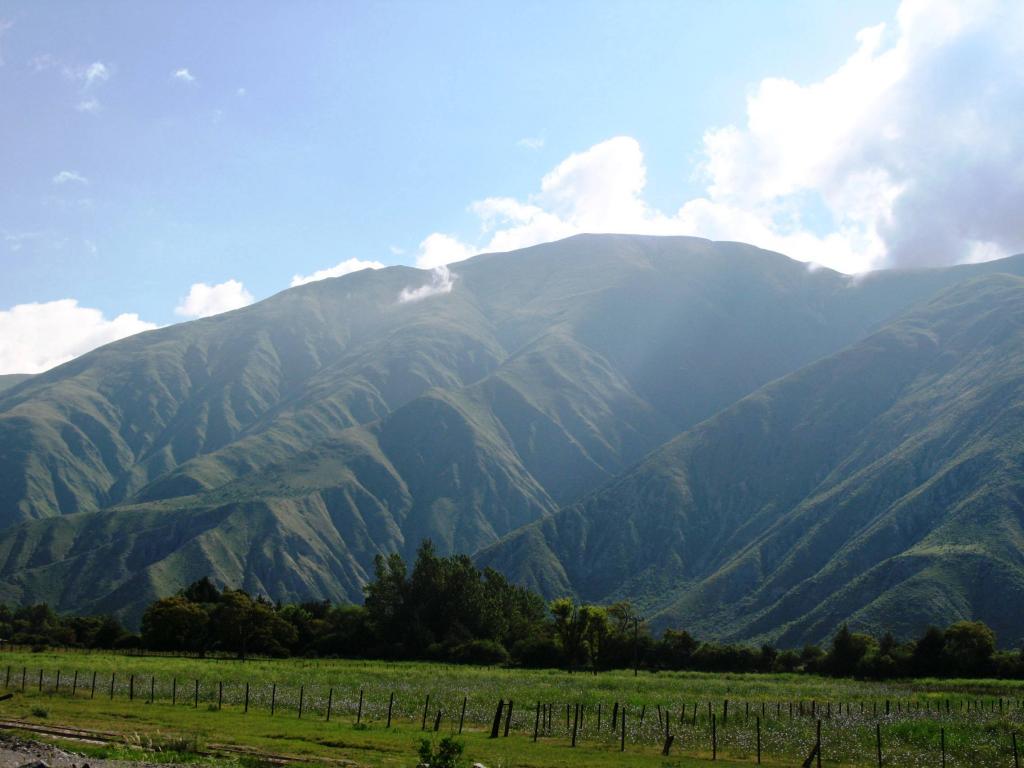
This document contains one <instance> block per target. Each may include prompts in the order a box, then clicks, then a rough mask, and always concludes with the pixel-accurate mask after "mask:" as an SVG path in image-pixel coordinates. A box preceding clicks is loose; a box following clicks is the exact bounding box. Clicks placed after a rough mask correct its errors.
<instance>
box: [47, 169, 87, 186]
mask: <svg viewBox="0 0 1024 768" xmlns="http://www.w3.org/2000/svg"><path fill="white" fill-rule="evenodd" d="M72 182H73V183H75V184H88V183H89V180H88V179H87V178H85V176H82V175H81V174H80V173H78V172H77V171H61V172H60V173H58V174H57V175H56V176H54V177H53V183H54V184H69V183H72Z"/></svg>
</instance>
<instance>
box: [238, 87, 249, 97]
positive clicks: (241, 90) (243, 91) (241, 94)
mask: <svg viewBox="0 0 1024 768" xmlns="http://www.w3.org/2000/svg"><path fill="white" fill-rule="evenodd" d="M235 93H236V94H237V95H238V96H245V94H247V93H248V91H247V90H245V88H239V89H238V90H237V91H235Z"/></svg>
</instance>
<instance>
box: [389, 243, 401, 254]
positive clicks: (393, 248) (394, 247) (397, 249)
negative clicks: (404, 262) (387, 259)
mask: <svg viewBox="0 0 1024 768" xmlns="http://www.w3.org/2000/svg"><path fill="white" fill-rule="evenodd" d="M388 250H389V251H391V255H392V256H401V255H402V254H404V253H405V248H401V247H400V246H397V245H389V246H388Z"/></svg>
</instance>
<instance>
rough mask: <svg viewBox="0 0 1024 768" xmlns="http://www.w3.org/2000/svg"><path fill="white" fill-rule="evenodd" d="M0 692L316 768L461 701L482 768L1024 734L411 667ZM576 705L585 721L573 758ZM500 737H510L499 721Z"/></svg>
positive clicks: (784, 678)
mask: <svg viewBox="0 0 1024 768" xmlns="http://www.w3.org/2000/svg"><path fill="white" fill-rule="evenodd" d="M0 676H2V678H0V683H3V685H4V688H5V689H6V691H8V692H13V693H14V696H13V698H12V699H10V700H8V701H5V702H3V703H0V719H2V720H4V721H8V722H11V721H18V722H19V723H25V724H29V725H32V724H34V725H36V726H39V725H48V726H58V725H61V726H75V727H79V728H84V729H90V730H94V731H102V732H107V733H113V734H119V735H120V736H121V737H123V739H124V744H125V745H127V746H125V747H122V748H121V749H122V750H123V749H125V748H134V749H137V748H138V746H139V745H145V744H147V743H150V742H153V743H157V744H159V743H172V742H173V743H186V742H187V743H193V744H195V743H198V744H199V745H206V746H207V748H210V749H213V751H216V750H215V747H216V746H217V745H225V746H235V747H248V748H252V749H255V750H259V751H260V752H262V753H270V754H275V755H285V756H290V757H294V758H298V759H300V760H302V761H304V762H309V763H321V764H336V763H337V761H352V762H354V763H356V764H358V765H366V766H413V765H415V764H416V762H417V760H416V748H417V746H418V744H419V741H420V739H421V738H423V737H424V736H435V737H441V736H444V735H448V734H451V733H453V732H456V731H458V728H459V720H460V717H461V714H462V706H463V699H464V698H465V699H466V707H465V718H464V724H463V733H462V736H461V739H462V740H463V741H464V742H465V744H466V756H467V758H469V760H473V761H477V760H478V761H480V762H482V763H484V764H485V765H487V766H488V768H490V767H491V766H509V767H511V766H522V767H523V768H527V767H529V766H583V765H586V766H591V765H593V766H605V765H607V766H612V765H637V766H647V765H650V766H691V765H702V764H706V763H708V762H710V761H711V758H712V718H711V715H713V716H714V731H715V751H716V752H717V754H716V757H717V761H716V764H718V765H722V766H733V765H737V766H738V765H752V764H755V763H756V752H757V726H758V723H759V722H760V729H761V744H762V764H763V765H776V766H783V765H785V766H793V765H800V764H801V762H802V761H803V760H804V758H806V757H807V755H808V753H809V752H810V751H811V749H812V747H813V746H814V743H815V730H816V725H817V721H818V720H820V721H821V737H822V765H829V766H874V765H877V752H876V750H877V746H876V733H877V731H876V726H877V727H878V728H879V729H880V733H881V739H882V751H883V764H884V765H886V766H919V765H920V766H924V765H936V766H938V765H940V764H941V763H940V759H941V755H940V739H941V738H942V734H943V733H944V737H945V743H946V765H948V766H1014V752H1013V736H1014V733H1015V731H1016V729H1018V728H1020V727H1021V725H1022V723H1024V709H1022V708H1021V706H1022V701H1021V699H1022V698H1024V687H1022V686H1021V685H1020V684H1019V683H1016V682H1005V681H956V680H953V681H949V680H942V681H940V680H921V681H913V682H908V683H885V684H882V683H866V682H858V681H852V680H832V679H826V678H819V677H811V676H803V675H729V674H721V675H714V674H696V673H657V674H652V673H644V672H642V673H641V674H640V675H639V676H638V677H634V676H633V674H632V672H628V671H617V672H607V673H602V674H600V675H598V676H594V675H589V674H575V675H568V674H566V673H565V672H558V671H552V670H537V671H535V670H507V669H496V668H479V667H460V666H444V665H438V664H415V663H398V664H388V663H383V662H358V661H339V660H323V661H315V660H288V661H246V662H240V661H225V660H195V659H180V658H163V657H126V656H120V655H115V654H82V653H10V652H7V653H4V654H2V655H0ZM94 678H95V684H94V682H93V680H94ZM197 680H198V681H199V683H198V696H197V686H196V681H197ZM40 681H41V682H40ZM247 684H248V687H249V709H248V712H247V713H246V712H245V711H244V710H245V690H246V685H247ZM23 687H24V690H22V689H23ZM360 692H362V710H361V713H360V703H359V702H360ZM392 694H393V695H394V701H393V706H392V713H391V714H392V724H391V727H390V728H388V727H387V725H386V723H387V716H388V707H389V702H390V701H391V696H392ZM428 696H429V701H428V699H427V697H428ZM499 699H504V700H505V701H508V700H510V699H511V700H512V702H513V707H512V718H511V721H510V724H509V725H510V729H509V736H508V737H504V736H503V735H502V736H501V737H499V738H498V739H493V740H492V739H489V738H488V736H489V733H490V727H491V722H492V720H493V717H494V713H495V709H496V706H497V703H498V700H499ZM300 700H301V707H302V713H301V717H300V716H299V706H300ZM726 702H728V704H726ZM886 702H888V714H886ZM538 703H540V704H541V705H542V707H543V708H544V710H543V711H544V712H545V715H546V717H542V718H541V720H542V721H543V720H544V719H547V720H548V721H549V723H550V724H549V725H548V724H545V723H543V722H542V725H541V726H540V728H539V736H538V739H537V741H536V743H534V741H533V733H534V725H535V722H536V721H537V704H538ZM616 703H618V706H619V707H625V709H626V712H627V716H626V735H625V752H624V753H623V752H621V751H620V750H621V749H622V733H621V727H618V728H616V730H615V732H614V733H613V732H612V729H611V717H612V712H613V710H614V708H615V704H616ZM328 704H330V721H329V722H328V720H327V716H328ZM577 704H579V705H581V706H582V709H581V712H582V714H581V716H580V718H579V720H577V721H576V723H577V725H576V747H572V746H571V740H572V731H573V721H574V720H575V705H577ZM567 705H569V706H568V710H567ZM272 708H273V713H272V712H271V709H272ZM438 711H440V713H441V716H440V722H439V725H438V731H437V733H436V734H434V732H433V728H434V724H435V721H436V719H437V716H438ZM567 711H568V719H567ZM791 712H792V714H791ZM505 713H506V714H507V710H505ZM684 713H685V715H684ZM424 715H425V716H424ZM599 717H600V726H599V724H598V718H599ZM666 717H667V719H668V727H669V730H670V732H671V733H672V734H673V735H674V737H675V743H674V744H673V747H672V751H671V754H670V756H669V757H664V756H662V755H661V748H662V743H663V741H664V737H665V719H666ZM357 720H358V721H359V722H358V723H357V722H356V721H357ZM424 721H425V722H426V726H427V732H426V733H425V732H424V731H423V730H422V726H423V723H424ZM619 726H621V721H619ZM7 727H9V728H10V727H12V726H7ZM501 728H502V733H504V721H503V722H502V726H501ZM132 745H135V746H134V747H132ZM89 749H93V750H95V749H100V748H99V747H95V746H94V747H89ZM102 749H104V750H109V749H110V747H103V748H102ZM231 759H232V760H236V758H231Z"/></svg>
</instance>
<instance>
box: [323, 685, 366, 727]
mask: <svg viewBox="0 0 1024 768" xmlns="http://www.w3.org/2000/svg"><path fill="white" fill-rule="evenodd" d="M361 694H362V691H360V698H362V696H361ZM333 704H334V689H333V688H331V689H330V690H329V691H327V722H328V723H329V722H331V705H333Z"/></svg>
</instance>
